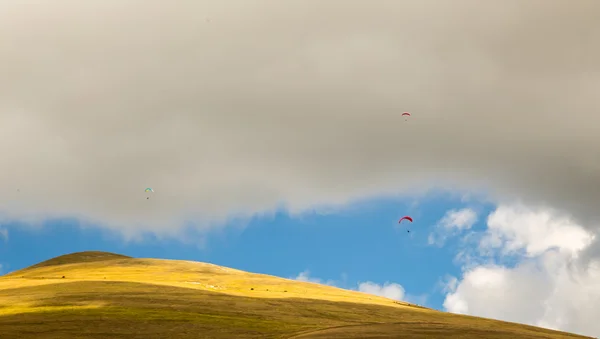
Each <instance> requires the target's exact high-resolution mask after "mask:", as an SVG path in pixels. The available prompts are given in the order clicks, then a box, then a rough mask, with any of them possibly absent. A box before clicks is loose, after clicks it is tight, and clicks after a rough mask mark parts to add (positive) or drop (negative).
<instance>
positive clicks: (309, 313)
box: [0, 252, 588, 339]
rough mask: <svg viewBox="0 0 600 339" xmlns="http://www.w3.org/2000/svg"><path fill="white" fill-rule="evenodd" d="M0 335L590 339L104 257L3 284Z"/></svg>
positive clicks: (72, 257)
mask: <svg viewBox="0 0 600 339" xmlns="http://www.w3.org/2000/svg"><path fill="white" fill-rule="evenodd" d="M0 329H1V333H0V335H1V338H3V339H5V338H24V339H26V338H36V339H37V338H40V339H41V338H144V339H151V338H199V337H202V338H228V339H229V338H298V339H300V338H304V339H311V338H415V339H419V338H498V339H500V338H507V339H508V338H530V339H534V338H546V339H553V338H565V339H566V338H588V337H584V336H577V335H573V334H568V333H563V332H556V331H550V330H546V329H541V328H536V327H532V326H525V325H519V324H514V323H507V322H501V321H495V320H489V319H483V318H477V317H469V316H462V315H455V314H449V313H445V312H439V311H436V310H432V309H427V308H423V307H417V306H416V305H411V304H409V303H403V302H398V301H394V300H390V299H386V298H383V297H377V296H373V295H368V294H365V293H361V292H357V291H348V290H343V289H339V288H335V287H331V286H324V285H319V284H314V283H307V282H299V281H295V280H290V279H284V278H279V277H274V276H269V275H264V274H255V273H249V272H244V271H240V270H236V269H231V268H227V267H221V266H217V265H213V264H208V263H200V262H193V261H182V260H161V259H139V258H131V257H127V256H123V255H119V254H113V253H107V252H79V253H72V254H67V255H64V256H59V257H56V258H53V259H50V260H47V261H44V262H41V263H39V264H36V265H33V266H30V267H28V268H25V269H22V270H19V271H16V272H12V273H10V274H7V275H5V276H2V277H0Z"/></svg>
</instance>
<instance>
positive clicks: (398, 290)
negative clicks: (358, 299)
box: [358, 281, 406, 301]
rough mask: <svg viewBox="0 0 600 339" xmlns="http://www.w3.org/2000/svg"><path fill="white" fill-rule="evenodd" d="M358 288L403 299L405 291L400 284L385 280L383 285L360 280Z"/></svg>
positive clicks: (386, 296)
mask: <svg viewBox="0 0 600 339" xmlns="http://www.w3.org/2000/svg"><path fill="white" fill-rule="evenodd" d="M358 290H359V291H360V292H364V293H369V294H373V295H378V296H380V297H385V298H389V299H394V300H400V301H405V293H406V291H405V290H404V287H402V285H400V284H396V283H390V282H386V283H384V284H383V285H379V284H376V283H374V282H371V281H367V282H361V283H359V284H358Z"/></svg>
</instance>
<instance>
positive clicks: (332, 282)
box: [293, 270, 336, 286]
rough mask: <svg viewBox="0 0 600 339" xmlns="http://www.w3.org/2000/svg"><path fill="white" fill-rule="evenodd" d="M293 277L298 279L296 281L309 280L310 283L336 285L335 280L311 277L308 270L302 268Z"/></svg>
mask: <svg viewBox="0 0 600 339" xmlns="http://www.w3.org/2000/svg"><path fill="white" fill-rule="evenodd" d="M293 279H294V280H298V281H304V282H311V283H315V284H322V285H329V286H335V285H336V282H335V280H331V279H329V280H326V281H324V280H323V279H319V278H314V277H311V276H310V271H309V270H304V271H302V272H300V273H299V274H298V275H297V276H296V277H295V278H293Z"/></svg>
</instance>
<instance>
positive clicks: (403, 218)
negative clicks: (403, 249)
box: [398, 215, 413, 233]
mask: <svg viewBox="0 0 600 339" xmlns="http://www.w3.org/2000/svg"><path fill="white" fill-rule="evenodd" d="M402 220H408V221H410V222H411V223H412V222H413V219H412V218H411V217H409V216H408V215H407V216H405V217H402V218H400V220H398V223H401V222H402ZM406 232H407V233H410V230H406Z"/></svg>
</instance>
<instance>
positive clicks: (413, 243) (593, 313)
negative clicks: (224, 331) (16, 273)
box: [0, 0, 600, 336]
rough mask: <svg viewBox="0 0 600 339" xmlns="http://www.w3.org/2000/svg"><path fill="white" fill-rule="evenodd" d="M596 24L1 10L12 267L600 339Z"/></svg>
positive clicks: (5, 256)
mask: <svg viewBox="0 0 600 339" xmlns="http://www.w3.org/2000/svg"><path fill="white" fill-rule="evenodd" d="M599 10H600V3H599V2H597V1H595V0H579V1H577V2H569V3H568V4H567V2H565V1H562V0H530V1H527V2H524V1H520V0H503V1H487V2H481V1H476V0H453V1H445V0H436V1H434V0H419V1H417V0H414V1H408V0H407V1H384V0H373V1H369V2H365V1H358V0H356V1H354V0H344V1H342V0H332V1H327V2H323V1H316V0H308V1H306V0H304V1H300V0H289V1H285V2H280V1H273V0H269V1H267V0H254V1H250V2H249V1H245V0H228V1H216V0H214V1H213V0H210V1H208V0H207V1H191V0H190V1H186V0H181V1H176V2H169V4H165V2H164V1H156V0H146V1H142V0H125V1H123V0H119V1H117V0H103V1H86V2H80V1H74V0H57V1H53V2H52V3H49V2H48V3H42V4H39V3H35V6H34V2H32V1H22V0H19V1H17V0H6V1H3V2H2V3H0V41H2V43H0V74H1V76H0V151H1V154H2V171H1V172H0V222H1V225H2V226H0V229H1V230H2V231H0V238H2V239H3V240H0V244H2V246H1V247H0V253H2V256H1V257H0V263H1V264H2V270H3V271H4V272H8V271H11V270H14V269H18V268H21V267H24V266H27V265H30V264H33V263H35V262H38V261H40V260H44V259H47V258H50V257H52V256H55V255H59V254H64V253H69V252H72V251H76V250H88V249H101V250H110V251H113V252H118V253H123V254H129V255H133V256H145V257H163V258H174V259H175V258H176V259H193V260H201V261H210V262H214V263H216V264H221V265H225V266H231V267H234V268H239V269H245V270H249V271H253V272H261V273H269V274H275V275H279V276H283V277H291V278H297V279H301V280H302V279H304V280H307V279H312V280H315V279H318V280H319V281H321V282H323V283H328V284H333V285H336V286H340V287H343V288H352V289H359V290H363V291H368V292H369V293H385V294H386V295H389V296H391V297H394V298H399V299H404V300H412V301H413V302H416V303H420V304H426V305H428V306H431V307H435V308H439V309H445V310H448V311H450V312H455V313H467V314H473V315H479V316H486V317H493V318H499V319H505V320H511V321H518V322H525V323H530V324H535V325H540V326H544V327H549V328H558V329H563V330H568V331H574V332H578V333H583V334H589V335H596V336H597V335H598V334H599V333H600V327H598V326H600V325H598V324H594V321H593V320H594V319H598V317H599V316H600V307H598V306H596V305H600V288H599V287H598V286H600V238H599V237H598V233H599V232H600V212H599V211H598V201H600V147H599V145H600V115H598V114H597V113H596V112H598V109H599V108H600V102H599V101H598V100H597V95H596V94H597V88H598V83H599V81H600V62H599V61H598V60H600V44H598V41H600V22H598V20H597V18H596V15H595V13H598V11H599ZM404 111H409V112H411V114H412V116H411V117H410V119H407V121H405V120H404V118H403V117H401V113H402V112H404ZM146 187H152V188H153V189H154V190H155V192H154V193H152V194H151V198H150V199H146V197H147V196H146V193H144V189H145V188H146ZM406 214H409V215H411V216H413V217H414V218H415V222H414V223H413V224H412V225H409V227H413V228H414V230H412V231H411V232H410V233H408V232H405V230H404V229H402V227H404V226H405V225H404V223H403V224H402V225H401V227H400V228H398V225H397V219H398V218H400V217H401V216H403V215H406ZM2 241H3V242H2ZM596 323H597V322H596Z"/></svg>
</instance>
